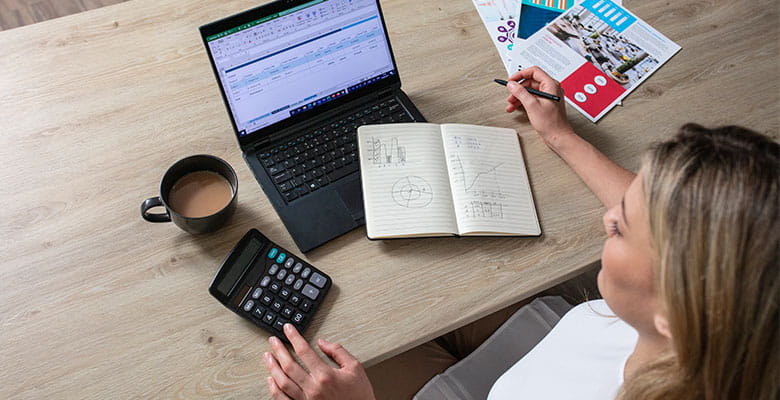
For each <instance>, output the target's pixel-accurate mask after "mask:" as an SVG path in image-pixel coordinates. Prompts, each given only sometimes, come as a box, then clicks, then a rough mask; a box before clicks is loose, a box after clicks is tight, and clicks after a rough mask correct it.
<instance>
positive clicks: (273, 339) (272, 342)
mask: <svg viewBox="0 0 780 400" xmlns="http://www.w3.org/2000/svg"><path fill="white" fill-rule="evenodd" d="M277 340H279V339H277V338H276V336H271V337H269V338H268V342H269V343H271V344H276V341H277Z"/></svg>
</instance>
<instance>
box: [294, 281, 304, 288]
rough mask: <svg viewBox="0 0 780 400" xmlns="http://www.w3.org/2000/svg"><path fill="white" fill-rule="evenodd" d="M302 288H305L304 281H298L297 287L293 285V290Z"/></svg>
mask: <svg viewBox="0 0 780 400" xmlns="http://www.w3.org/2000/svg"><path fill="white" fill-rule="evenodd" d="M302 287H303V279H298V280H297V281H295V285H293V289H295V290H301V288H302Z"/></svg>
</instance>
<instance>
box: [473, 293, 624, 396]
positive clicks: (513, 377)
mask: <svg viewBox="0 0 780 400" xmlns="http://www.w3.org/2000/svg"><path fill="white" fill-rule="evenodd" d="M636 341H637V333H636V331H635V330H634V329H633V328H631V327H630V326H629V325H628V324H626V323H625V322H623V321H622V320H621V319H619V318H618V317H615V316H614V313H613V312H612V310H610V309H609V307H608V306H607V303H606V302H604V300H595V301H589V302H587V303H582V304H580V305H578V306H576V307H574V308H572V309H571V310H570V311H569V312H567V313H566V315H564V316H563V318H561V320H560V321H559V322H558V324H557V325H555V327H554V328H553V329H552V331H550V333H549V334H547V336H545V338H544V339H542V341H541V342H539V344H537V345H536V347H534V348H533V349H532V350H531V351H530V352H528V354H526V355H525V357H523V358H522V359H520V361H518V362H517V363H516V364H515V365H513V366H512V367H511V368H509V370H507V371H506V372H504V374H503V375H502V376H501V377H500V378H498V380H497V381H496V383H495V384H494V385H493V388H492V389H491V390H490V394H489V395H488V400H509V399H511V400H518V399H520V400H522V399H578V400H590V399H593V400H596V399H598V400H605V399H614V398H615V395H616V394H617V391H618V389H619V388H620V385H622V384H623V367H624V366H625V364H626V360H627V359H628V356H629V355H630V354H631V352H633V351H634V346H635V345H636Z"/></svg>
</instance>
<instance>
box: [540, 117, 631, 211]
mask: <svg viewBox="0 0 780 400" xmlns="http://www.w3.org/2000/svg"><path fill="white" fill-rule="evenodd" d="M545 142H546V143H547V145H548V146H549V147H550V148H551V149H552V150H553V151H554V152H555V153H557V154H558V155H559V156H560V157H561V158H562V159H563V160H564V161H566V163H567V164H569V166H570V167H571V168H572V169H573V170H574V172H576V173H577V175H579V177H580V179H582V181H583V182H585V184H586V185H588V187H589V188H590V190H591V191H593V193H594V194H595V195H596V197H598V198H599V200H601V202H602V203H603V204H604V206H605V207H607V208H612V207H613V206H615V205H617V204H619V203H620V199H621V198H623V194H624V193H625V192H626V189H627V188H628V186H629V185H630V184H631V181H632V180H633V179H634V177H635V176H636V174H634V173H633V172H631V171H629V170H627V169H625V168H623V167H621V166H620V165H618V164H616V163H615V162H614V161H612V160H610V159H609V158H607V156H605V155H604V154H603V153H602V152H600V151H599V150H598V149H597V148H595V147H593V145H591V144H590V143H588V142H587V141H586V140H585V139H583V138H581V137H580V136H579V135H577V134H576V133H574V132H573V131H571V132H566V133H563V134H558V135H554V136H552V137H550V139H548V140H545Z"/></svg>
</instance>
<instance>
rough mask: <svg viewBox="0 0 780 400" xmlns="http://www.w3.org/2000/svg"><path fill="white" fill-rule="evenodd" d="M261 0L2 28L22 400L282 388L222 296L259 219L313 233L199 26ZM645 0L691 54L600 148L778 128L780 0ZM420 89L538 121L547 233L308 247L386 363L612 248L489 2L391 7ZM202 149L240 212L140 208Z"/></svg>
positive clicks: (327, 310)
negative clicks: (549, 132) (266, 167)
mask: <svg viewBox="0 0 780 400" xmlns="http://www.w3.org/2000/svg"><path fill="white" fill-rule="evenodd" d="M256 4H257V2H252V1H238V0H233V1H226V2H210V1H202V0H197V1H174V0H133V1H131V2H127V3H123V4H119V5H116V6H111V7H107V8H102V9H98V10H93V11H89V12H86V13H83V14H79V15H74V16H70V17H65V18H61V19H57V20H52V21H48V22H44V23H41V24H37V25H32V26H27V27H22V28H18V29H13V30H11V31H7V32H1V33H0V49H2V56H0V130H2V135H0V159H1V160H2V167H3V168H2V172H0V188H2V189H1V191H0V196H2V197H1V199H2V208H0V398H9V397H22V398H44V397H48V396H53V397H57V398H62V397H73V398H127V397H142V398H148V397H166V398H168V397H182V398H195V397H234V398H265V397H267V391H266V388H265V381H264V379H263V378H264V377H265V376H267V373H266V371H265V367H264V366H263V363H262V360H261V355H262V353H263V352H264V351H266V350H268V348H269V347H268V345H267V342H266V338H267V335H266V334H265V333H263V332H262V331H260V330H259V329H257V328H255V327H253V326H252V325H251V324H249V323H247V322H244V321H243V320H241V319H239V318H238V317H237V316H235V315H234V314H233V313H231V312H229V311H228V310H227V309H225V308H224V307H223V306H222V305H220V304H219V303H217V302H216V301H215V300H213V299H212V298H211V297H210V296H209V295H208V293H207V291H206V289H207V286H208V284H209V283H210V281H211V278H212V276H213V274H214V272H215V270H216V268H217V266H218V265H219V264H220V262H221V261H222V259H223V257H224V256H225V255H226V253H227V252H228V250H229V249H230V248H231V246H232V245H233V244H234V243H235V242H236V241H237V240H238V239H239V238H240V237H241V236H242V235H243V234H244V233H245V232H246V231H247V230H248V229H249V228H251V227H256V228H259V229H260V230H261V231H263V232H265V233H266V234H267V235H268V236H269V237H271V238H273V239H275V240H276V241H278V242H279V243H280V244H281V245H283V246H286V247H288V248H291V249H294V248H295V246H294V244H293V242H292V240H291V239H290V237H289V235H288V234H287V232H286V231H285V230H284V228H283V227H282V224H281V223H280V221H279V219H278V217H277V216H276V214H275V213H274V212H273V210H272V208H271V206H270V204H269V203H268V201H267V200H266V198H265V197H264V195H263V194H262V192H261V190H260V188H259V186H258V185H257V184H256V182H255V180H254V179H253V177H252V175H251V173H250V171H249V169H248V168H247V166H246V165H245V163H244V162H243V160H242V159H241V155H240V152H239V149H238V146H237V144H236V141H235V139H234V137H233V134H232V131H231V127H230V123H229V121H228V118H227V115H226V112H225V109H224V106H223V104H222V99H221V98H220V96H219V92H218V89H217V86H216V84H215V81H214V77H213V75H212V72H211V70H210V67H209V64H208V60H207V58H206V54H205V52H204V49H203V46H202V44H201V41H200V38H199V36H198V31H197V27H198V26H199V25H201V24H203V23H206V22H209V21H212V20H215V19H218V18H221V17H224V16H227V15H229V14H231V13H234V12H237V11H240V10H243V9H247V8H250V7H252V6H255V5H256ZM626 4H627V6H628V7H629V8H630V9H631V10H633V11H634V12H635V13H637V14H638V15H639V16H641V17H642V18H644V19H646V20H647V21H649V22H650V23H651V24H652V25H653V26H655V27H656V28H657V29H658V30H660V31H661V32H663V33H664V34H666V35H667V36H669V37H670V38H671V39H673V40H675V41H677V42H678V43H679V44H680V45H682V46H683V50H682V51H681V52H680V53H679V54H678V55H677V56H675V57H674V58H673V59H672V60H671V62H669V63H668V65H666V66H664V67H663V68H661V70H660V71H659V72H658V73H656V74H655V75H654V76H653V77H652V78H651V79H650V80H649V81H647V82H646V83H645V84H643V85H642V86H641V87H640V88H639V89H638V90H637V91H636V92H635V93H633V94H631V95H630V96H629V97H628V98H627V99H626V100H625V101H624V106H623V107H619V108H617V109H616V110H614V111H613V112H612V113H611V114H610V115H608V116H607V117H606V118H604V119H603V120H602V122H600V123H599V124H598V125H594V124H591V123H589V122H587V121H586V120H585V119H584V118H582V117H581V116H580V115H578V114H577V113H576V112H573V111H572V112H570V117H571V119H572V120H573V121H574V124H575V125H576V128H577V129H578V130H579V132H580V133H581V134H582V135H583V136H585V137H586V138H587V139H589V140H590V141H592V142H593V143H594V144H595V145H597V146H598V147H599V148H600V149H602V150H603V151H604V152H606V153H607V154H608V155H609V156H611V157H613V158H614V159H616V160H617V161H619V162H620V163H622V164H623V165H625V166H626V167H628V168H636V167H637V165H638V160H637V156H638V154H639V153H640V152H641V150H642V149H643V148H645V147H646V146H647V145H648V144H649V143H651V142H653V141H655V140H658V139H661V138H664V137H667V136H668V135H669V134H671V133H672V132H674V131H675V130H676V128H677V127H678V126H680V125H681V124H682V123H684V122H687V121H690V120H695V121H698V122H701V123H704V124H707V125H718V124H727V123H739V124H743V125H747V126H750V127H753V128H755V129H758V130H760V131H764V132H770V133H771V134H773V135H775V136H777V132H778V127H779V126H780V117H778V111H780V110H779V109H778V95H779V94H780V87H779V85H778V83H779V82H778V81H779V80H780V74H779V73H778V72H779V71H778V40H777V39H778V28H777V21H778V10H777V7H776V4H774V2H772V1H758V2H740V3H733V2H729V1H717V2H709V3H707V4H703V3H679V4H678V3H673V4H672V5H668V6H667V3H666V2H663V1H661V0H651V1H646V2H639V1H631V0H627V1H626ZM383 5H384V12H385V16H386V19H387V24H388V26H389V31H390V35H391V39H392V42H393V47H394V51H395V55H396V58H397V62H398V65H399V68H400V72H401V77H402V80H403V82H404V88H405V90H406V91H407V93H408V94H409V95H410V96H411V98H412V99H413V100H414V102H415V103H416V104H417V105H418V106H419V108H420V109H421V110H422V112H423V113H424V114H425V115H426V117H428V118H429V119H430V120H431V121H434V122H464V123H475V124H487V125H496V126H504V127H513V128H516V129H518V131H519V132H520V135H521V137H522V142H523V150H524V153H525V156H526V160H527V166H528V170H529V173H530V177H531V181H532V184H533V189H534V196H535V199H536V204H537V207H538V213H539V217H540V220H541V224H542V227H543V232H544V236H543V237H542V238H473V239H468V238H464V239H430V240H402V241H392V242H388V243H378V242H369V241H368V240H366V239H365V237H364V234H365V231H364V229H357V230H355V231H353V232H351V233H349V234H347V235H345V236H343V237H340V238H338V239H337V240H334V241H333V242H331V243H329V244H327V245H325V246H323V247H321V248H319V249H317V250H315V251H312V252H311V253H310V254H308V255H307V256H308V260H309V261H310V262H311V263H313V264H315V265H317V266H318V267H319V268H321V269H323V270H324V271H327V272H328V273H329V274H330V275H331V276H332V277H333V279H334V281H335V284H336V286H335V287H334V288H333V290H332V292H331V294H330V295H329V297H328V299H327V301H326V303H325V305H324V307H323V309H322V310H321V311H320V313H319V314H318V315H317V318H316V320H315V321H314V323H313V324H312V326H311V327H310V330H309V331H308V337H309V338H316V337H325V338H327V339H329V340H332V341H337V342H340V343H342V344H344V345H345V346H346V347H347V348H348V349H349V350H350V351H352V352H353V353H354V354H355V355H356V356H357V357H358V358H359V359H360V360H362V361H364V362H365V363H366V364H369V365H370V364H373V363H376V362H379V361H381V360H382V359H385V358H387V357H389V356H392V355H394V354H397V353H399V352H401V351H403V350H406V349H408V348H411V347H413V346H415V345H417V344H419V343H422V342H424V341H426V340H429V339H431V338H433V337H435V336H437V335H439V334H442V333H444V332H446V331H449V330H451V329H453V328H455V327H458V326H461V325H463V324H465V323H467V322H470V321H473V320H475V319H477V318H478V317H479V316H481V315H484V314H486V313H488V312H490V311H494V310H497V309H499V308H501V307H503V306H506V305H508V304H510V303H513V302H515V301H518V300H520V299H522V298H524V297H527V296H529V295H531V294H533V293H535V292H538V291H540V290H542V289H544V288H547V287H549V286H551V285H554V284H556V283H558V282H560V281H562V280H564V279H565V278H567V277H570V276H572V275H574V274H576V273H577V272H578V271H581V270H582V269H583V268H584V267H586V266H587V265H589V264H591V263H593V262H594V261H596V260H598V258H599V253H600V248H601V243H602V240H603V237H604V235H603V232H602V228H601V223H600V218H601V214H602V213H603V211H604V210H603V209H602V207H601V205H600V204H599V202H598V201H597V200H596V198H595V197H594V196H593V195H592V194H591V193H590V192H589V191H588V190H587V188H586V187H585V186H584V185H583V184H582V183H581V182H580V181H579V180H578V178H577V177H576V176H575V175H574V174H573V173H572V172H571V171H570V170H569V169H568V168H567V167H566V165H564V164H563V162H562V161H560V160H559V159H558V158H557V157H556V156H555V155H554V154H553V153H552V152H550V151H549V150H547V149H546V148H545V146H544V145H543V144H542V143H541V142H540V141H539V140H538V139H537V137H536V136H535V134H534V132H533V131H532V130H531V129H530V127H529V125H528V124H527V123H525V122H523V121H522V120H520V119H516V117H515V116H510V115H507V114H505V113H504V112H503V108H504V98H505V95H506V93H505V91H504V89H503V88H501V87H499V86H498V85H495V84H493V83H492V79H493V78H496V77H501V76H503V75H504V73H503V69H502V66H501V63H500V61H499V59H498V56H497V54H496V52H495V49H494V48H493V46H492V44H491V43H490V41H489V39H488V37H487V34H486V32H485V30H484V27H483V26H482V24H481V22H480V20H479V18H478V16H477V13H476V12H475V10H474V7H473V5H472V4H471V2H470V1H468V0H457V1H445V0H433V1H424V2H421V1H415V0H387V1H385V2H384V3H383ZM195 153H210V154H214V155H217V156H219V157H222V158H224V159H226V160H227V161H228V162H230V163H231V164H232V165H233V166H234V167H235V169H236V171H237V173H238V176H239V181H240V189H239V210H238V212H237V215H236V217H235V219H234V220H233V222H232V224H231V225H230V226H228V227H226V228H224V229H222V230H221V231H219V232H218V233H215V234H211V235H206V236H202V237H192V236H189V235H187V234H185V233H182V232H181V231H179V230H178V229H177V228H176V227H175V226H173V225H154V224H150V223H147V222H144V221H143V220H142V219H141V217H140V215H139V210H138V208H139V204H140V202H141V201H142V200H143V199H144V198H146V197H149V196H154V195H156V194H157V193H156V191H157V187H158V182H159V180H160V177H161V175H162V173H163V172H164V170H165V169H166V168H167V167H168V166H169V165H170V164H172V163H173V162H174V161H176V160H178V159H179V158H182V157H184V156H187V155H190V154H195Z"/></svg>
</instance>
